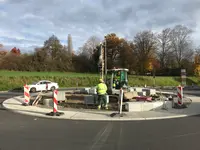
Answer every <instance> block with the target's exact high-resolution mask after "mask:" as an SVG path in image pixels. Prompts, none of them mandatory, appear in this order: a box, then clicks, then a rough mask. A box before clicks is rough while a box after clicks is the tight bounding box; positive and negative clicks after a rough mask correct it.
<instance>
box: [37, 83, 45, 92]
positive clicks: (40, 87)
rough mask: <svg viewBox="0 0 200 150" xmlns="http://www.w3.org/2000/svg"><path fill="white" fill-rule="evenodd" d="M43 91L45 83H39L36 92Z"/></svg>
mask: <svg viewBox="0 0 200 150" xmlns="http://www.w3.org/2000/svg"><path fill="white" fill-rule="evenodd" d="M44 90H46V82H45V81H41V82H39V85H38V91H44Z"/></svg>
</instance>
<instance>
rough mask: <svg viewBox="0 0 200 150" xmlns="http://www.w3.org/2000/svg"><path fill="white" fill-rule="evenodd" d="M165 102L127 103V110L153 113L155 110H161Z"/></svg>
mask: <svg viewBox="0 0 200 150" xmlns="http://www.w3.org/2000/svg"><path fill="white" fill-rule="evenodd" d="M162 105H163V102H126V103H125V110H127V111H128V112H141V111H151V110H153V109H156V108H157V109H158V108H161V107H162Z"/></svg>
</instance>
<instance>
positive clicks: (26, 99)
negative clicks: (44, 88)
mask: <svg viewBox="0 0 200 150" xmlns="http://www.w3.org/2000/svg"><path fill="white" fill-rule="evenodd" d="M29 102H30V94H29V87H28V86H27V84H25V85H24V102H23V104H22V105H24V106H28V105H29Z"/></svg>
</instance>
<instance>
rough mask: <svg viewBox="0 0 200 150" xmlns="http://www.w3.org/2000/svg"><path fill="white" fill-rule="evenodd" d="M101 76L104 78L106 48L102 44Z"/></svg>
mask: <svg viewBox="0 0 200 150" xmlns="http://www.w3.org/2000/svg"><path fill="white" fill-rule="evenodd" d="M101 67H102V68H101V69H102V70H101V78H102V79H104V48H103V46H102V44H101Z"/></svg>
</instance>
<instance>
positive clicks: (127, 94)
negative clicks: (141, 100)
mask: <svg viewBox="0 0 200 150" xmlns="http://www.w3.org/2000/svg"><path fill="white" fill-rule="evenodd" d="M136 96H138V93H137V92H136V91H133V92H125V93H124V98H125V99H132V98H133V97H136Z"/></svg>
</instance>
